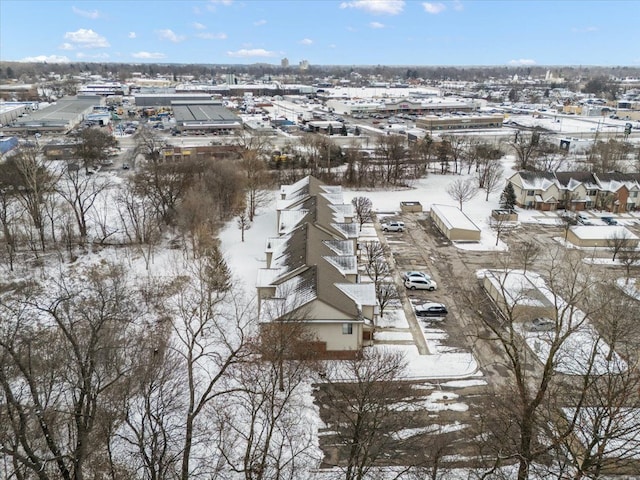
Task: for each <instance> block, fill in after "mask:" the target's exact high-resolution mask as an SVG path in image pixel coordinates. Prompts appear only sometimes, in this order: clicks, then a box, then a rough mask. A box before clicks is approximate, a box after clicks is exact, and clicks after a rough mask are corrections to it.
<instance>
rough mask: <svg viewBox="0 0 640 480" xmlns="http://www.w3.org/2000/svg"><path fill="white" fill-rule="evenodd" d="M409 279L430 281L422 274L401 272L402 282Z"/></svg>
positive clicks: (427, 276) (429, 277)
mask: <svg viewBox="0 0 640 480" xmlns="http://www.w3.org/2000/svg"><path fill="white" fill-rule="evenodd" d="M410 278H426V279H427V280H431V276H429V275H427V274H426V273H424V272H415V271H412V272H402V280H408V279H410Z"/></svg>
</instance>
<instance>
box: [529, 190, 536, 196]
mask: <svg viewBox="0 0 640 480" xmlns="http://www.w3.org/2000/svg"><path fill="white" fill-rule="evenodd" d="M535 194H536V191H535V190H527V197H533V196H534V195H535Z"/></svg>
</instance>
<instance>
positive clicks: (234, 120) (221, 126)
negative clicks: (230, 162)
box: [171, 101, 242, 133]
mask: <svg viewBox="0 0 640 480" xmlns="http://www.w3.org/2000/svg"><path fill="white" fill-rule="evenodd" d="M171 108H173V116H174V118H175V120H176V128H177V129H178V130H179V131H189V130H192V131H193V130H204V131H207V132H213V131H216V132H223V133H230V132H231V131H234V130H238V129H240V128H242V119H241V118H240V117H239V116H238V115H236V114H235V113H233V112H232V111H231V110H229V109H228V108H226V107H225V106H223V105H222V103H220V102H216V101H197V102H192V101H186V102H182V101H181V102H171Z"/></svg>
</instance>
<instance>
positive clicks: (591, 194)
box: [587, 190, 598, 197]
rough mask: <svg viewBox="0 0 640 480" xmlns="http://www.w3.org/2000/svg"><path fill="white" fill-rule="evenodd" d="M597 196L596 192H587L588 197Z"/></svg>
mask: <svg viewBox="0 0 640 480" xmlns="http://www.w3.org/2000/svg"><path fill="white" fill-rule="evenodd" d="M597 194H598V191H597V190H589V191H588V192H587V195H589V196H590V197H595V196H596V195H597Z"/></svg>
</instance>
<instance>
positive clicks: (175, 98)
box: [133, 92, 215, 108]
mask: <svg viewBox="0 0 640 480" xmlns="http://www.w3.org/2000/svg"><path fill="white" fill-rule="evenodd" d="M214 97H215V96H214V95H212V94H210V93H202V92H201V93H197V92H192V93H136V94H135V95H134V96H133V98H134V100H135V103H136V107H140V108H144V107H169V106H171V102H201V101H210V100H213V99H214Z"/></svg>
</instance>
